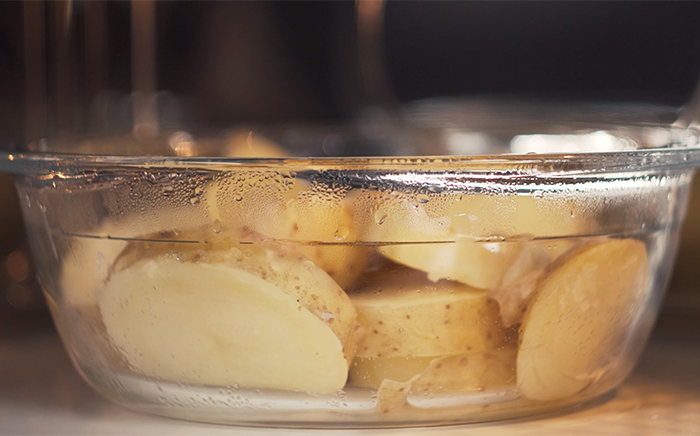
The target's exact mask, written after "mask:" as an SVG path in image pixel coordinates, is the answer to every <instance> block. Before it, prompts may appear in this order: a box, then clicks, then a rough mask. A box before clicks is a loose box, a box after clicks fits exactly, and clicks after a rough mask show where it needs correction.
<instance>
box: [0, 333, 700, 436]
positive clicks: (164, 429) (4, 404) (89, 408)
mask: <svg viewBox="0 0 700 436" xmlns="http://www.w3.org/2000/svg"><path fill="white" fill-rule="evenodd" d="M328 433H329V431H328V430H320V431H312V430H285V429H260V428H246V427H229V426H221V425H209V424H199V423H192V422H186V421H179V420H174V419H167V418H160V417H156V416H149V415H141V414H137V413H133V412H130V411H127V410H124V409H121V408H120V407H117V406H115V405H113V404H111V403H109V402H108V401H106V400H104V399H102V398H101V397H100V396H98V395H97V394H96V393H94V392H93V391H92V390H91V389H90V387H88V386H87V384H85V382H83V381H82V380H81V379H80V377H79V375H78V374H77V372H76V371H75V370H74V369H73V367H72V365H71V363H70V361H69V359H68V356H67V355H66V353H65V351H64V350H63V348H62V345H61V343H60V341H59V339H58V337H57V335H56V334H55V333H54V332H53V331H51V330H47V331H44V332H41V333H36V334H33V335H29V336H26V335H25V336H23V337H21V338H7V337H6V338H4V339H2V338H0V434H50V435H59V434H71V435H83V434H94V435H97V434H99V435H107V434H213V435H218V434H221V435H224V434H236V435H263V434H272V435H288V434H289V435H302V434H304V435H307V434H312V435H313V434H319V435H321V434H328ZM333 433H334V434H337V435H380V434H381V435H404V434H405V435H427V434H430V435H433V434H435V435H472V434H474V435H476V434H480V435H484V434H486V435H488V434H499V435H522V434H542V435H548V434H552V435H554V434H556V435H584V434H585V435H590V434H606V435H608V434H612V435H642V434H644V435H646V434H650V435H651V434H653V435H671V434H681V435H700V341H697V340H695V338H692V340H691V339H688V338H681V337H674V335H666V336H663V337H659V336H658V335H656V336H655V337H654V338H653V339H652V341H651V342H650V344H649V346H648V347H647V349H646V351H645V353H644V355H643V357H642V359H641V361H640V363H639V365H638V366H637V368H636V370H635V372H634V373H633V375H632V376H631V377H630V379H629V380H628V381H627V382H626V383H625V384H624V385H623V386H622V387H621V388H620V389H618V390H617V392H615V393H613V394H610V395H607V396H606V397H605V398H603V399H601V400H598V401H596V402H594V403H591V404H587V405H584V406H582V407H578V408H574V409H569V410H567V411H566V412H563V413H558V414H553V415H545V416H540V417H536V418H530V419H522V420H513V421H506V422H502V423H489V424H476V425H475V424H472V425H465V426H449V427H440V428H422V429H421V428H419V429H396V430H336V431H333Z"/></svg>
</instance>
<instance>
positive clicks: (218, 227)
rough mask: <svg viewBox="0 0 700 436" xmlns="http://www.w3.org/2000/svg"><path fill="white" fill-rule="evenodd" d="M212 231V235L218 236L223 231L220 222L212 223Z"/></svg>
mask: <svg viewBox="0 0 700 436" xmlns="http://www.w3.org/2000/svg"><path fill="white" fill-rule="evenodd" d="M212 230H214V233H216V234H219V233H221V232H222V231H223V230H224V226H223V225H222V224H221V221H219V220H215V221H214V226H213V227H212Z"/></svg>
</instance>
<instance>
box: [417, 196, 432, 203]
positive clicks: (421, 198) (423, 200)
mask: <svg viewBox="0 0 700 436" xmlns="http://www.w3.org/2000/svg"><path fill="white" fill-rule="evenodd" d="M416 201H418V203H427V202H428V201H430V197H428V196H427V195H426V194H418V195H416Z"/></svg>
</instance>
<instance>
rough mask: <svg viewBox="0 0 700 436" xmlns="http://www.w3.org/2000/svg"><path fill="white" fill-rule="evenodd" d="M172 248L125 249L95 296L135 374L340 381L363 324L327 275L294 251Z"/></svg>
mask: <svg viewBox="0 0 700 436" xmlns="http://www.w3.org/2000/svg"><path fill="white" fill-rule="evenodd" d="M153 244H158V243H151V244H144V245H153ZM173 245H174V244H172V243H163V244H162V245H159V246H157V247H151V246H148V247H145V246H142V247H141V249H140V250H131V251H130V252H129V253H128V254H126V255H125V256H124V257H123V258H122V259H120V261H119V262H118V263H117V267H116V268H115V270H114V272H113V273H112V276H111V277H110V279H109V281H108V283H107V286H106V287H105V289H104V290H103V291H101V292H99V293H98V299H99V304H100V309H101V312H102V316H103V320H104V323H105V326H106V328H107V331H108V333H109V335H110V337H111V339H112V341H113V342H114V343H115V345H116V346H117V347H118V348H119V349H120V350H122V352H123V354H124V355H125V356H126V358H127V359H128V360H129V362H130V364H131V365H133V366H134V367H135V368H136V369H137V370H138V371H140V372H142V373H144V374H146V375H149V376H153V377H161V378H165V379H169V380H177V381H183V382H190V383H202V384H210V385H233V384H235V383H237V384H238V385H240V386H246V387H254V388H268V389H286V390H304V391H313V392H325V393H328V392H335V391H337V390H338V389H341V388H342V387H343V385H344V384H345V380H346V378H347V371H348V364H349V361H350V360H351V359H352V357H353V354H354V350H353V349H354V348H356V347H357V343H358V342H359V340H360V339H361V335H362V330H361V328H360V326H359V325H358V324H357V323H356V322H355V318H356V314H355V309H354V308H353V306H352V304H351V303H350V300H349V299H348V297H347V295H346V294H345V293H344V292H343V291H342V289H341V288H340V287H339V286H338V285H337V284H336V283H335V282H334V281H333V280H332V279H331V278H330V277H329V276H328V275H327V274H326V273H324V272H323V271H322V270H320V269H319V268H318V267H316V266H315V265H314V264H313V263H312V262H310V261H309V260H307V259H305V258H304V257H303V256H301V255H299V254H298V253H296V252H294V251H286V250H272V249H269V248H260V247H253V246H248V245H247V246H241V249H240V250H239V249H238V248H232V249H231V250H226V251H221V250H218V249H216V248H215V247H206V248H210V249H209V250H204V249H202V246H203V244H184V245H187V248H186V249H181V247H180V250H173V249H172V246H173ZM212 248H213V249H212ZM143 253H149V255H150V257H141V259H140V260H137V261H136V262H133V260H134V259H135V258H137V257H139V255H143ZM168 253H170V254H168Z"/></svg>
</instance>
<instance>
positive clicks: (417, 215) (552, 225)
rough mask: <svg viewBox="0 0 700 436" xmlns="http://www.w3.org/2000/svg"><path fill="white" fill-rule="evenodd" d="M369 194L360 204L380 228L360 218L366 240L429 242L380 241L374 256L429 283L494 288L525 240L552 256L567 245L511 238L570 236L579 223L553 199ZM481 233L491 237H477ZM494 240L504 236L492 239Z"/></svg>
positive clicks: (581, 222) (581, 223) (564, 205)
mask: <svg viewBox="0 0 700 436" xmlns="http://www.w3.org/2000/svg"><path fill="white" fill-rule="evenodd" d="M373 195H374V196H373V197H371V199H370V200H367V201H369V202H370V203H372V204H374V205H375V208H376V211H375V212H374V215H375V216H380V217H382V218H383V219H382V220H381V221H380V222H381V225H379V222H378V223H376V225H373V224H375V223H373V222H372V221H371V219H369V218H365V219H362V220H361V221H362V223H363V226H364V227H365V229H366V230H365V232H366V237H367V238H368V239H371V240H377V241H401V242H414V241H415V242H433V244H415V245H414V244H401V245H387V246H384V247H382V248H381V249H380V251H381V253H382V254H384V255H385V256H387V257H388V258H390V259H392V260H394V261H396V262H398V263H401V264H404V265H407V266H410V267H412V268H416V269H420V270H422V271H425V272H427V273H428V277H429V278H430V279H431V280H433V281H437V280H440V279H450V280H457V281H460V282H462V283H465V284H468V285H471V286H474V287H477V288H482V289H497V288H499V287H500V286H502V285H503V280H504V276H505V275H506V273H507V272H508V271H509V269H510V266H511V265H512V264H513V262H515V261H516V259H518V257H519V256H520V254H521V252H522V251H523V249H524V247H526V246H527V245H532V244H541V245H542V246H543V247H545V248H546V250H547V251H548V252H549V256H550V257H551V258H552V259H554V258H556V257H558V256H559V255H561V254H562V253H563V252H565V251H566V250H568V249H569V248H570V246H571V244H570V243H569V242H567V241H560V242H557V243H553V242H547V243H545V242H537V243H534V242H528V243H526V242H522V241H520V240H518V239H521V240H523V241H525V240H527V239H528V238H531V237H533V236H538V237H542V236H550V237H551V236H566V235H569V236H571V235H576V234H578V233H580V231H581V230H582V229H583V228H584V227H585V225H586V224H585V222H586V220H585V218H584V217H578V215H576V214H574V213H572V211H571V209H570V208H569V206H568V205H567V202H566V201H563V200H561V199H555V198H552V199H547V198H538V199H535V198H534V197H531V196H522V195H500V196H496V195H460V196H457V197H455V198H452V199H450V198H445V197H444V196H439V195H435V196H426V195H423V197H421V198H420V199H418V200H417V198H418V197H417V196H415V198H414V196H410V195H408V194H395V193H392V194H385V195H377V194H373ZM419 195H422V194H419ZM375 197H376V198H375ZM458 200H459V201H458ZM431 202H434V203H435V204H432V205H431ZM486 238H493V239H494V240H495V242H488V243H484V242H477V241H479V240H483V239H486ZM499 238H507V239H511V241H509V242H498V239H499ZM440 242H442V243H440ZM528 272H529V271H525V272H523V274H526V273H528ZM512 279H513V277H511V278H510V280H512ZM516 279H517V277H516Z"/></svg>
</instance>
